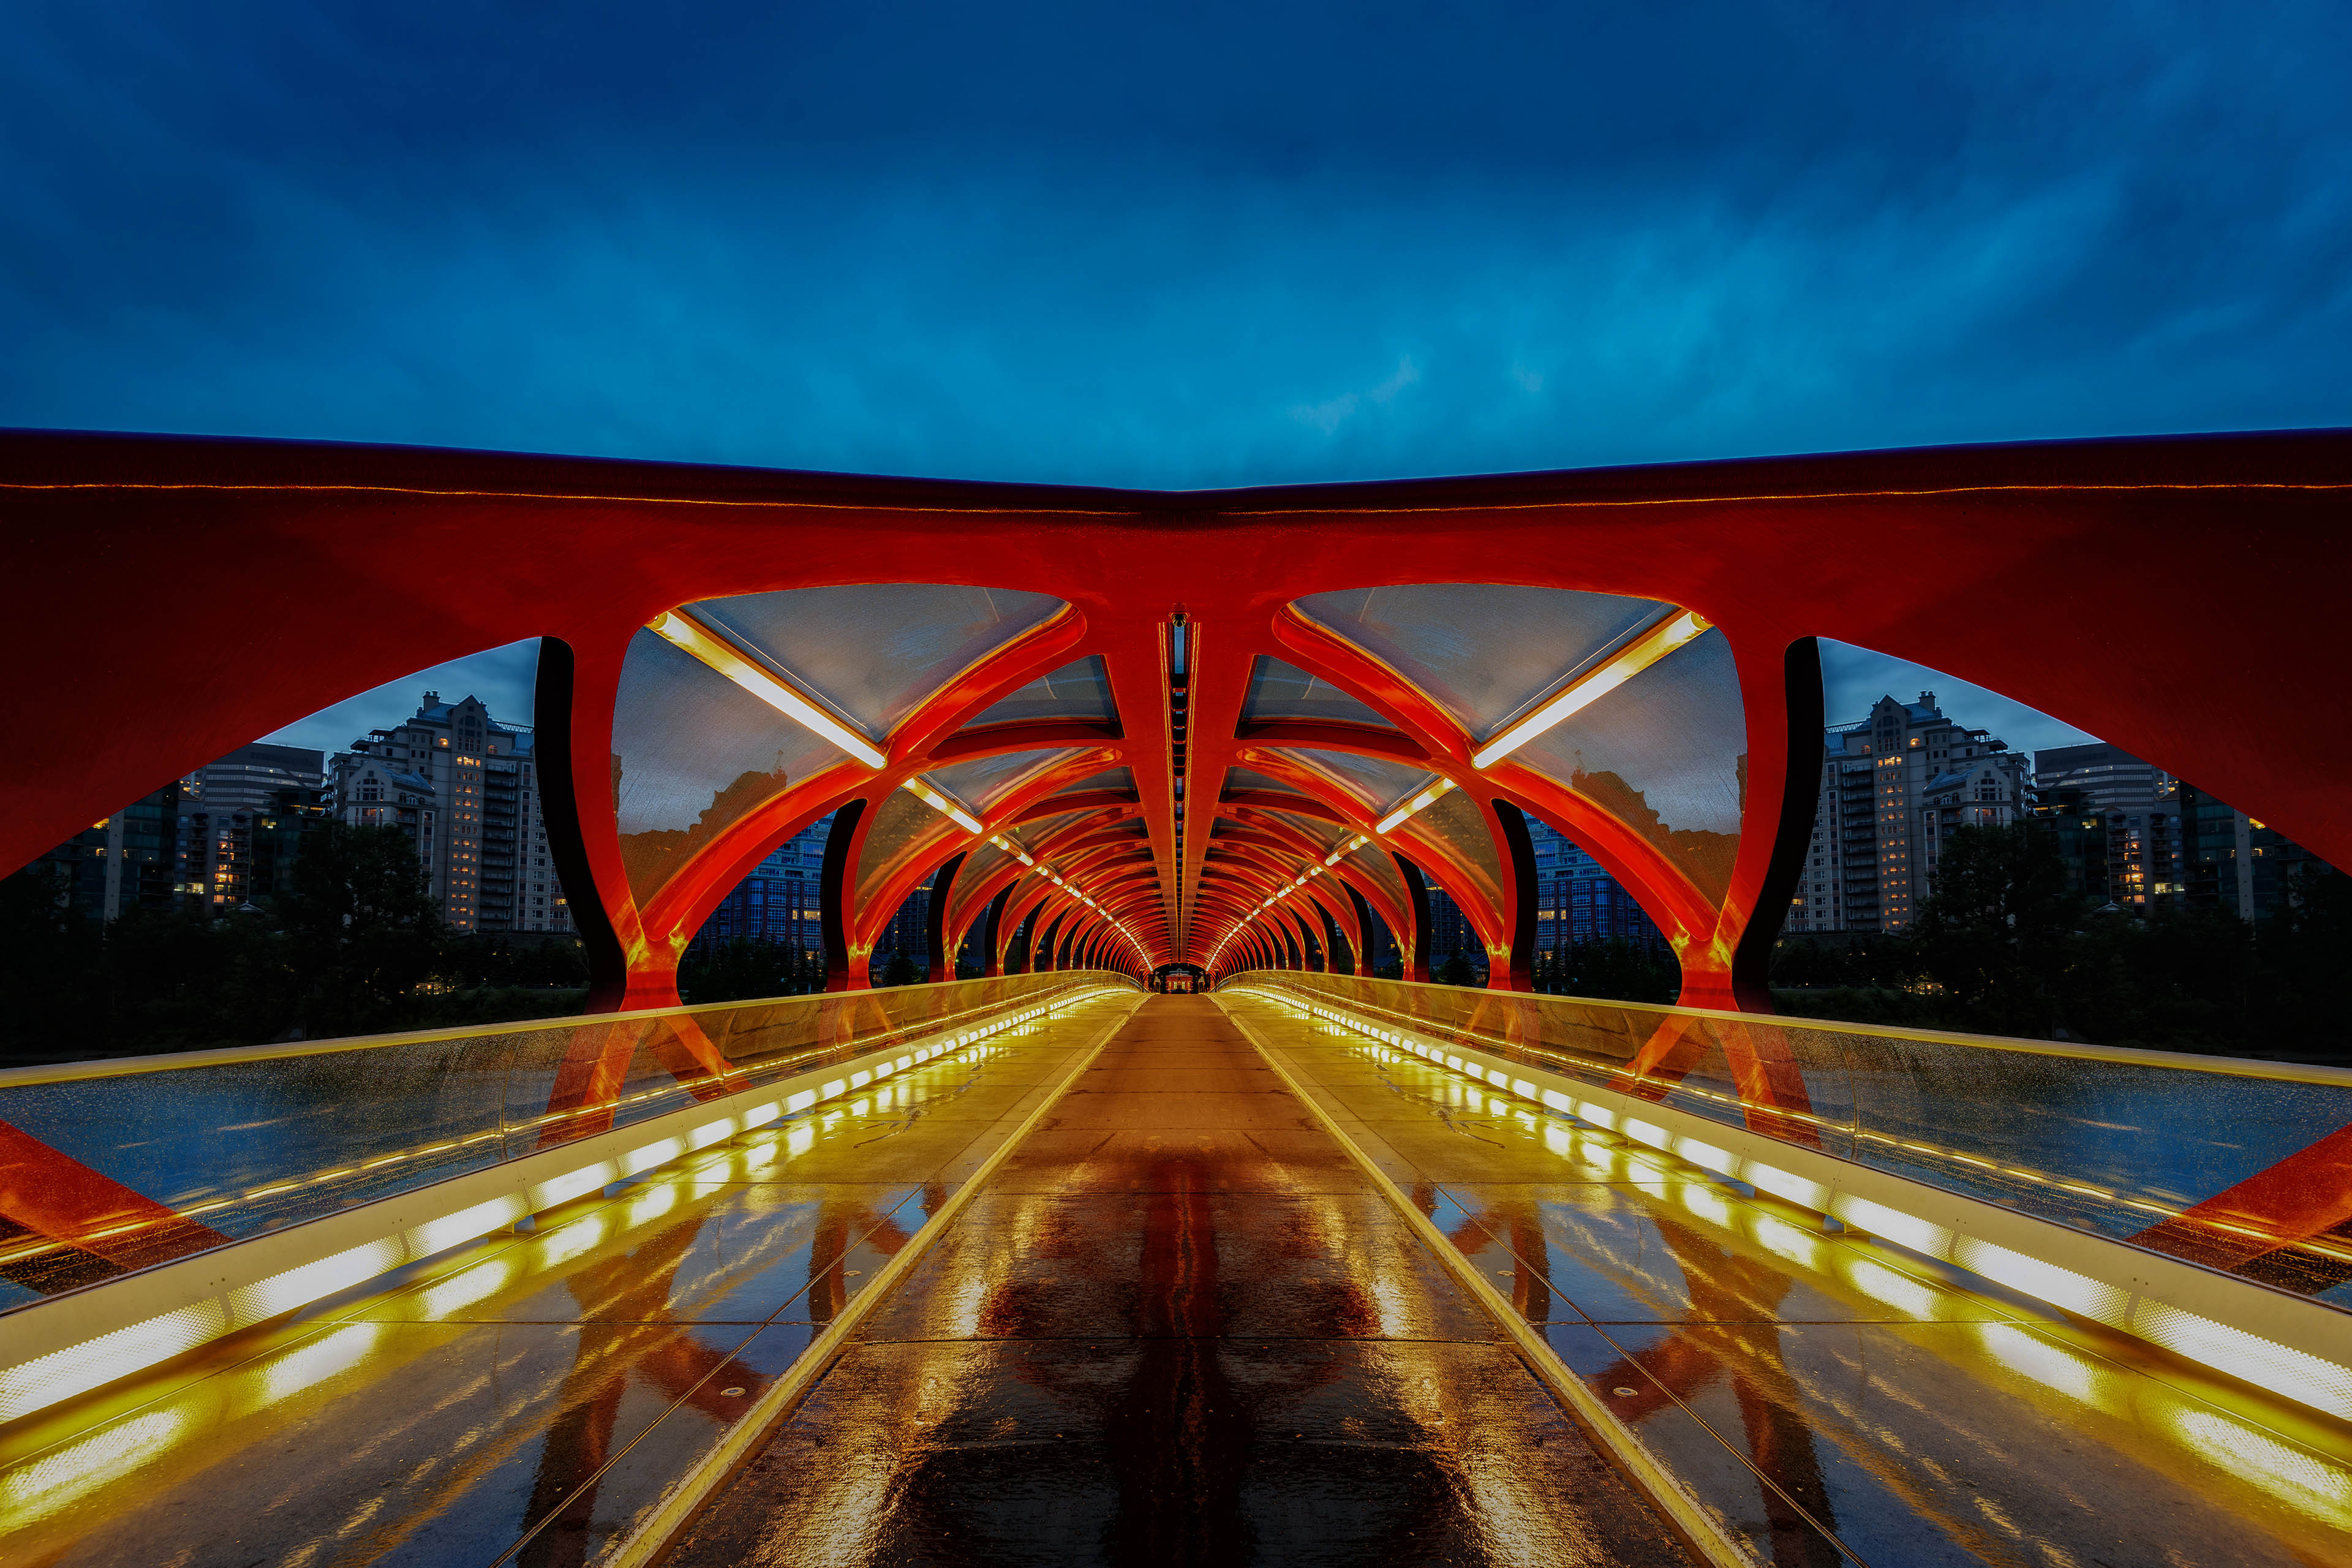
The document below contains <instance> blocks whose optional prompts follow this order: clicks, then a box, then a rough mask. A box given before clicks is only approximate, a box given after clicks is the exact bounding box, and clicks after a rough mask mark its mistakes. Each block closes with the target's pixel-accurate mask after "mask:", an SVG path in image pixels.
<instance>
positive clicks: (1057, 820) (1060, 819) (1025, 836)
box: [1004, 811, 1084, 855]
mask: <svg viewBox="0 0 2352 1568" xmlns="http://www.w3.org/2000/svg"><path fill="white" fill-rule="evenodd" d="M1083 815H1084V814H1083V813H1081V812H1076V811H1061V812H1055V814H1054V815H1053V816H1041V817H1039V818H1038V819H1037V820H1036V821H1034V822H1024V823H1023V824H1022V825H1021V826H1019V827H1017V828H1007V829H1006V830H1005V835H1004V836H1005V837H1007V838H1010V839H1012V840H1013V842H1014V843H1015V844H1018V845H1020V846H1021V847H1022V848H1024V849H1026V850H1027V851H1029V853H1030V854H1032V855H1034V854H1036V853H1037V846H1038V845H1040V844H1043V843H1044V842H1045V840H1046V838H1047V837H1050V836H1051V835H1053V834H1055V833H1058V832H1060V831H1061V830H1062V829H1063V828H1065V827H1067V826H1069V825H1070V824H1071V823H1073V822H1075V821H1076V820H1077V819H1078V817H1079V816H1083Z"/></svg>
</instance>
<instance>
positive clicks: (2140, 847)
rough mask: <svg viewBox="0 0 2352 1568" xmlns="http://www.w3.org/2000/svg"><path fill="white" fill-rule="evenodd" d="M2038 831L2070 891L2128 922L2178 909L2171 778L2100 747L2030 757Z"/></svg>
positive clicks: (2176, 809) (2116, 749)
mask: <svg viewBox="0 0 2352 1568" xmlns="http://www.w3.org/2000/svg"><path fill="white" fill-rule="evenodd" d="M2033 789H2034V795H2035V797H2036V799H2037V801H2038V803H2039V804H2038V806H2037V809H2036V810H2035V812H2034V814H2033V817H2034V821H2035V823H2036V824H2037V825H2038V826H2042V828H2043V829H2044V830H2045V831H2047V832H2049V833H2050V834H2051V835H2052V837H2053V841H2054V842H2055V843H2056V845H2057V847H2058V853H2059V858H2061V859H2063V860H2064V861H2065V863H2066V879H2067V883H2068V886H2070V887H2071V888H2073V889H2074V890H2075V891H2077V892H2080V893H2082V894H2084V896H2086V897H2088V898H2089V899H2090V900H2092V901H2093V902H2094V903H2095V904H2113V905H2114V906H2115V907H2116V909H2118V910H2124V911H2126V912H2127V913H2130V914H2146V913H2147V911H2148V910H2151V909H2158V908H2162V907H2164V906H2166V905H2169V904H2174V903H2178V902H2179V901H2180V886H2181V863H2180V801H2179V789H2178V787H2177V785H2176V784H2175V781H2174V780H2173V778H2172V776H2171V775H2170V774H2169V773H2166V772H2165V771H2164V770H2163V769H2161V768H2158V767H2157V766H2156V765H2155V764H2153V763H2144V762H2142V761H2140V760H2139V759H2138V758H2137V757H2135V756H2133V755H2132V754H2131V753H2130V752H2126V751H2125V750H2124V749H2123V748H2122V747H2120V746H2110V745H2108V744H2106V743H2105V742H2092V743H2091V744H2088V745H2082V746H2056V747H2053V748H2051V749H2050V750H2048V751H2042V752H2034V753H2033Z"/></svg>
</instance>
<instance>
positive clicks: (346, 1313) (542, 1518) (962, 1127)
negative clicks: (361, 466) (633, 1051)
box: [0, 1003, 1122, 1568]
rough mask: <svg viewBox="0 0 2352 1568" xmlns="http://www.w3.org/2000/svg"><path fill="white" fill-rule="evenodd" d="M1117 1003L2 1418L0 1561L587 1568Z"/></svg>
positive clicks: (1004, 1130)
mask: <svg viewBox="0 0 2352 1568" xmlns="http://www.w3.org/2000/svg"><path fill="white" fill-rule="evenodd" d="M1121 1011H1122V1005H1121V1004H1118V1003H1108V1004H1097V1005H1092V1006H1088V1007H1080V1008H1076V1009H1073V1010H1071V1011H1070V1012H1069V1013H1068V1014H1066V1015H1061V1016H1055V1017H1054V1018H1052V1019H1050V1020H1045V1019H1041V1020H1038V1021H1037V1022H1035V1023H1034V1024H1032V1025H1028V1026H1024V1027H1022V1028H1021V1029H1018V1030H1016V1031H1010V1032H1007V1033H1006V1034H1004V1035H1001V1036H998V1037H995V1038H994V1039H993V1040H992V1041H990V1042H989V1043H988V1045H987V1046H986V1047H976V1048H974V1049H972V1050H971V1051H968V1052H965V1053H962V1054H961V1055H958V1056H953V1057H947V1058H940V1060H938V1061H936V1062H933V1063H929V1064H927V1065H925V1066H923V1067H920V1068H913V1069H911V1070H908V1072H906V1073H904V1074H901V1075H898V1076H897V1077H896V1078H894V1079H893V1080H892V1081H891V1082H889V1083H888V1084H887V1086H882V1087H879V1088H877V1090H876V1091H875V1092H873V1093H870V1094H862V1095H859V1096H857V1097H856V1098H853V1099H851V1100H846V1101H835V1102H831V1103H829V1104H828V1105H827V1106H826V1107H825V1108H824V1110H822V1111H821V1112H818V1113H814V1114H810V1115H804V1116H803V1117H800V1118H796V1119H794V1120H793V1121H785V1122H780V1123H777V1124H774V1125H772V1126H771V1127H768V1128H764V1129H762V1130H761V1131H758V1132H756V1133H751V1134H747V1135H745V1136H743V1137H741V1138H739V1139H736V1140H734V1141H733V1142H730V1143H727V1144H722V1145H719V1146H716V1147H714V1148H712V1149H709V1150H706V1151H704V1152H701V1153H698V1154H697V1155H695V1156H693V1157H691V1158H689V1159H688V1160H686V1161H683V1162H680V1163H677V1165H674V1166H670V1167H666V1168H664V1169H663V1170H661V1171H659V1172H656V1173H654V1174H653V1175H652V1177H651V1178H649V1179H647V1180H646V1181H643V1182H641V1183H639V1184H636V1185H634V1186H632V1187H629V1188H627V1189H625V1190H624V1191H622V1192H620V1193H619V1194H616V1195H615V1196H614V1197H612V1198H610V1199H604V1198H593V1199H589V1200H586V1201H583V1203H580V1204H575V1205H569V1206H568V1207H566V1208H564V1209H562V1210H558V1211H555V1212H554V1213H553V1214H551V1215H544V1216H541V1221H540V1224H539V1226H538V1228H537V1229H535V1230H533V1231H532V1232H530V1233H529V1234H523V1235H516V1234H501V1235H498V1236H493V1237H486V1238H484V1239H483V1240H482V1241H480V1242H478V1243H477V1244H474V1245H472V1246H470V1247H465V1248H461V1249H459V1250H457V1251H456V1252H453V1253H448V1254H444V1255H442V1256H441V1257H438V1258H433V1259H431V1260H428V1261H427V1262H425V1263H424V1264H420V1265H418V1266H415V1268H410V1269H408V1270H404V1272H403V1273H401V1274H399V1275H395V1276H391V1277H387V1278H385V1279H379V1280H376V1281H373V1282H372V1283H371V1284H370V1285H369V1286H367V1287H363V1288H362V1289H357V1290H354V1291H352V1292H349V1293H347V1294H345V1295H344V1296H341V1297H338V1298H334V1299H331V1300H327V1301H322V1302H320V1303H319V1304H317V1305H316V1306H314V1307H312V1308H310V1309H309V1310H306V1311H304V1312H302V1313H300V1314H299V1315H298V1316H297V1317H296V1318H294V1319H292V1320H290V1321H283V1322H280V1323H278V1324H276V1325H272V1326H268V1327H266V1328H264V1329H262V1330H258V1331H254V1332H251V1333H247V1334H241V1335H236V1336H233V1337H231V1338H229V1339H226V1340H223V1341H220V1342H215V1344H213V1345H211V1346H209V1347H206V1348H205V1350H203V1351H199V1352H194V1353H192V1354H191V1355H189V1356H186V1357H183V1358H181V1359H180V1360H178V1361H176V1362H173V1363H165V1364H164V1365H163V1366H160V1367H158V1368H156V1369H154V1371H153V1372H152V1373H149V1374H145V1375H143V1376H142V1377H140V1378H138V1379H136V1380H134V1381H132V1382H131V1383H128V1384H122V1385H119V1386H118V1387H116V1388H113V1389H110V1390H108V1391H105V1392H104V1393H102V1394H100V1395H99V1396H95V1397H93V1398H91V1399H88V1400H83V1401H80V1402H78V1403H76V1404H74V1405H69V1406H64V1407H60V1408H58V1409H57V1410H54V1411H51V1412H48V1413H47V1414H45V1415H41V1416H37V1417H33V1418H29V1419H27V1420H26V1421H23V1422H19V1423H17V1424H16V1426H13V1427H10V1428H0V1520H5V1521H6V1530H7V1534H6V1537H5V1544H0V1558H5V1561H7V1562H10V1563H15V1562H37V1563H44V1564H50V1563H55V1564H68V1563H73V1564H81V1563H120V1564H126V1565H129V1564H136V1565H138V1568H155V1565H158V1564H173V1565H184V1568H196V1565H203V1564H212V1563H288V1564H298V1565H307V1564H312V1563H319V1564H323V1563H485V1564H487V1563H495V1562H500V1561H511V1562H516V1563H529V1564H539V1565H562V1564H581V1563H593V1562H595V1561H598V1560H599V1559H600V1558H601V1557H602V1556H603V1555H604V1553H605V1552H608V1551H609V1550H610V1549H611V1548H612V1547H613V1546H614V1544H616V1543H617V1542H619V1541H621V1540H622V1539H625V1537H626V1535H627V1534H628V1533H629V1532H630V1531H631V1530H632V1529H634V1528H635V1525H636V1523H637V1522H638V1521H640V1520H641V1519H642V1518H643V1517H644V1516H645V1514H646V1511H647V1510H649V1509H650V1508H652V1507H653V1506H654V1505H655V1504H656V1502H657V1501H658V1500H659V1499H660V1498H661V1497H662V1496H663V1495H664V1494H665V1493H666V1492H667V1490H668V1489H669V1488H670V1487H671V1486H672V1485H673V1484H674V1483H675V1482H676V1481H677V1479H678V1478H679V1477H680V1476H682V1475H684V1474H685V1473H687V1472H688V1470H689V1469H690V1468H692V1467H693V1466H694V1465H695V1464H696V1463H698V1461H700V1460H701V1459H702V1458H704V1457H705V1456H706V1455H707V1454H708V1453H709V1451H710V1449H711V1447H712V1446H713V1445H714V1444H715V1443H717V1442H718V1441H719V1438H720V1437H721V1436H723V1435H724V1434H725V1433H726V1432H727V1431H728V1430H729V1429H730V1428H731V1426H733V1425H734V1424H735V1423H736V1422H737V1421H738V1420H740V1418H741V1416H742V1415H743V1413H744V1412H746V1411H747V1410H749V1409H750V1408H751V1405H753V1404H754V1403H755V1402H756V1401H757V1399H758V1398H759V1396H760V1394H761V1392H762V1391H764V1390H765V1389H766V1388H768V1387H769V1386H770V1385H771V1384H772V1383H773V1382H774V1380H775V1379H776V1378H777V1377H779V1376H781V1375H782V1373H784V1372H786V1371H787V1370H788V1369H789V1368H790V1367H791V1366H792V1364H793V1361H794V1360H795V1359H796V1358H797V1357H798V1356H799V1355H800V1354H801V1352H803V1349H805V1348H806V1346H807V1345H808V1343H809V1342H810V1341H811V1340H812V1339H813V1338H814V1336H815V1335H816V1334H817V1333H818V1332H820V1331H822V1330H823V1329H824V1326H825V1325H826V1324H828V1323H830V1322H831V1321H833V1319H834V1317H835V1315H836V1314H837V1313H839V1312H840V1311H841V1310H842V1309H843V1308H844V1307H845V1305H846V1304H847V1303H848V1302H849V1301H850V1300H852V1299H853V1298H854V1297H856V1294H857V1293H858V1291H859V1290H860V1289H862V1288H863V1287H864V1284H865V1283H866V1281H867V1280H868V1279H872V1278H873V1277H874V1276H875V1275H876V1274H877V1272H878V1271H879V1270H880V1268H882V1266H883V1265H884V1264H885V1263H887V1260H888V1259H889V1258H891V1257H892V1256H893V1255H894V1254H895V1253H897V1252H898V1250H899V1249H900V1248H901V1247H904V1246H905V1244H906V1242H907V1240H908V1237H910V1236H911V1235H912V1234H913V1233H914V1232H915V1231H916V1230H918V1229H919V1227H920V1226H922V1224H923V1223H924V1220H925V1219H926V1218H927V1217H928V1215H929V1214H930V1213H932V1212H933V1211H935V1210H936V1209H937V1208H938V1207H939V1206H940V1205H941V1204H943V1203H944V1202H946V1201H947V1198H948V1197H949V1195H950V1194H952V1193H953V1192H954V1190H955V1189H956V1187H957V1185H958V1184H960V1183H961V1182H962V1181H963V1180H965V1179H966V1178H967V1177H969V1175H970V1174H971V1172H972V1171H973V1170H974V1169H976V1168H977V1167H978V1166H979V1164H980V1163H982V1161H983V1160H984V1159H986V1158H987V1157H988V1155H989V1154H990V1153H992V1152H993V1151H994V1150H995V1149H996V1148H997V1147H999V1146H1000V1145H1001V1144H1002V1143H1003V1141H1004V1139H1005V1138H1006V1137H1007V1136H1009V1135H1010V1133H1011V1132H1012V1131H1013V1130H1014V1129H1015V1128H1016V1127H1017V1126H1018V1125H1019V1124H1020V1122H1021V1121H1023V1120H1024V1118H1025V1117H1026V1116H1027V1115H1028V1113H1029V1111H1030V1110H1032V1109H1033V1108H1034V1105H1035V1103H1036V1102H1037V1100H1038V1099H1040V1098H1041V1097H1042V1096H1044V1095H1045V1093H1047V1092H1048V1091H1049V1090H1050V1088H1051V1086H1052V1084H1053V1083H1055V1082H1056V1081H1058V1079H1060V1078H1061V1077H1062V1076H1063V1075H1064V1074H1066V1072H1067V1070H1068V1068H1070V1066H1071V1065H1072V1063H1073V1060H1074V1058H1075V1057H1076V1053H1077V1052H1078V1051H1079V1050H1080V1049H1081V1048H1082V1047H1084V1046H1085V1045H1086V1044H1087V1043H1088V1042H1089V1041H1090V1040H1091V1039H1092V1038H1094V1037H1097V1036H1098V1035H1099V1033H1100V1031H1101V1029H1102V1028H1103V1027H1104V1026H1106V1025H1108V1024H1109V1023H1111V1022H1113V1021H1115V1020H1116V1019H1117V1018H1118V1016H1120V1013H1121Z"/></svg>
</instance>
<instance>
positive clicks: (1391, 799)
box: [1283, 747, 1437, 816]
mask: <svg viewBox="0 0 2352 1568" xmlns="http://www.w3.org/2000/svg"><path fill="white" fill-rule="evenodd" d="M1283 750H1284V752H1285V753H1286V755H1289V756H1292V757H1296V758H1297V759H1298V760H1299V761H1301V762H1303V763H1306V764H1307V766H1308V767H1310V768H1312V769H1314V770H1315V771H1316V772H1317V773H1321V774H1323V775H1324V776H1325V777H1326V778H1329V779H1332V780H1334V781H1336V782H1337V783H1338V784H1339V785H1340V786H1341V787H1342V788H1344V789H1345V790H1346V791H1347V792H1348V793H1349V795H1354V796H1355V797H1356V798H1357V799H1358V800H1359V801H1360V802H1361V803H1362V804H1363V805H1366V806H1367V807H1369V808H1370V811H1371V813H1372V815H1373V816H1385V815H1386V814H1388V813H1389V812H1390V811H1392V810H1394V809H1395V808H1396V807H1397V806H1398V805H1402V803H1403V802H1405V801H1408V800H1411V799H1412V797H1413V796H1414V795H1417V794H1419V793H1420V792H1421V791H1422V790H1423V789H1424V788H1426V787H1427V786H1428V785H1429V784H1432V783H1433V782H1434V781H1435V780H1436V778H1437V775H1436V774H1435V773H1426V772H1423V770H1422V769H1420V768H1409V767H1406V766H1405V765H1404V764H1403V763H1392V762H1390V761H1389V760H1388V759H1387V758H1386V757H1361V756H1358V755H1357V754H1356V753H1355V752H1326V751H1320V750H1317V751H1307V750H1305V749H1294V748H1290V747H1285V748H1283Z"/></svg>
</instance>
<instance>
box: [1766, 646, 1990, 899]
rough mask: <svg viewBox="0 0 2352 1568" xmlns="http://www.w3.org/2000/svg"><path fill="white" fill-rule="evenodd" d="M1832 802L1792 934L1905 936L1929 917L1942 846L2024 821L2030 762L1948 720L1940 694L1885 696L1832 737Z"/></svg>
mask: <svg viewBox="0 0 2352 1568" xmlns="http://www.w3.org/2000/svg"><path fill="white" fill-rule="evenodd" d="M1823 739H1824V745H1823V748H1822V793H1821V803H1820V805H1818V806H1816V807H1815V808H1814V812H1813V834H1812V839H1811V843H1810V844H1808V845H1807V847H1806V857H1805V858H1806V864H1805V868H1804V871H1803V874H1802V875H1801V878H1800V879H1799V880H1798V884H1797V894H1796V898H1795V899H1794V900H1792V901H1791V903H1790V909H1789V918H1788V921H1787V924H1786V928H1785V929H1787V930H1789V931H1904V930H1907V929H1908V928H1909V927H1910V925H1911V923H1912V922H1913V921H1916V920H1917V919H1918V917H1919V907H1920V905H1921V904H1922V903H1923V902H1924V901H1925V900H1926V899H1927V889H1928V887H1929V884H1930V880H1931V879H1932V878H1933V877H1934V875H1935V870H1936V857H1937V848H1938V846H1940V845H1941V843H1942V842H1943V840H1944V839H1945V838H1947V837H1949V836H1950V834H1951V833H1952V831H1953V830H1954V829H1955V828H1958V827H1963V826H2000V825H2002V824H2006V823H2011V822H2015V821H2016V820H2018V818H2019V816H2020V815H2021V813H2023V812H2024V811H2025V810H2026V809H2027V808H2028V806H2029V804H2030V800H2031V790H2030V787H2029V780H2028V777H2027V772H2026V758H2025V755H2024V753H2023V752H2012V751H2011V750H2010V749H2009V745H2008V742H2004V741H2000V740H1996V739H1994V738H1993V736H1992V734H1991V733H1990V731H1984V730H1971V729H1969V728H1968V727H1967V726H1966V725H1964V724H1961V723H1960V722H1958V721H1957V720H1953V719H1948V718H1946V717H1945V716H1944V712H1943V710H1941V709H1939V708H1937V706H1936V694H1935V693H1934V692H1932V691H1922V692H1921V693H1919V700H1918V701H1916V702H1897V701H1896V700H1895V699H1894V698H1892V697H1882V698H1880V699H1879V700H1878V702H1877V704H1876V705H1875V706H1874V707H1873V708H1872V709H1871V710H1870V716H1869V717H1868V718H1866V719H1864V720H1861V721H1858V722H1855V723H1852V724H1835V725H1832V726H1831V727H1830V728H1829V730H1828V731H1825V733H1824V737H1823Z"/></svg>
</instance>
